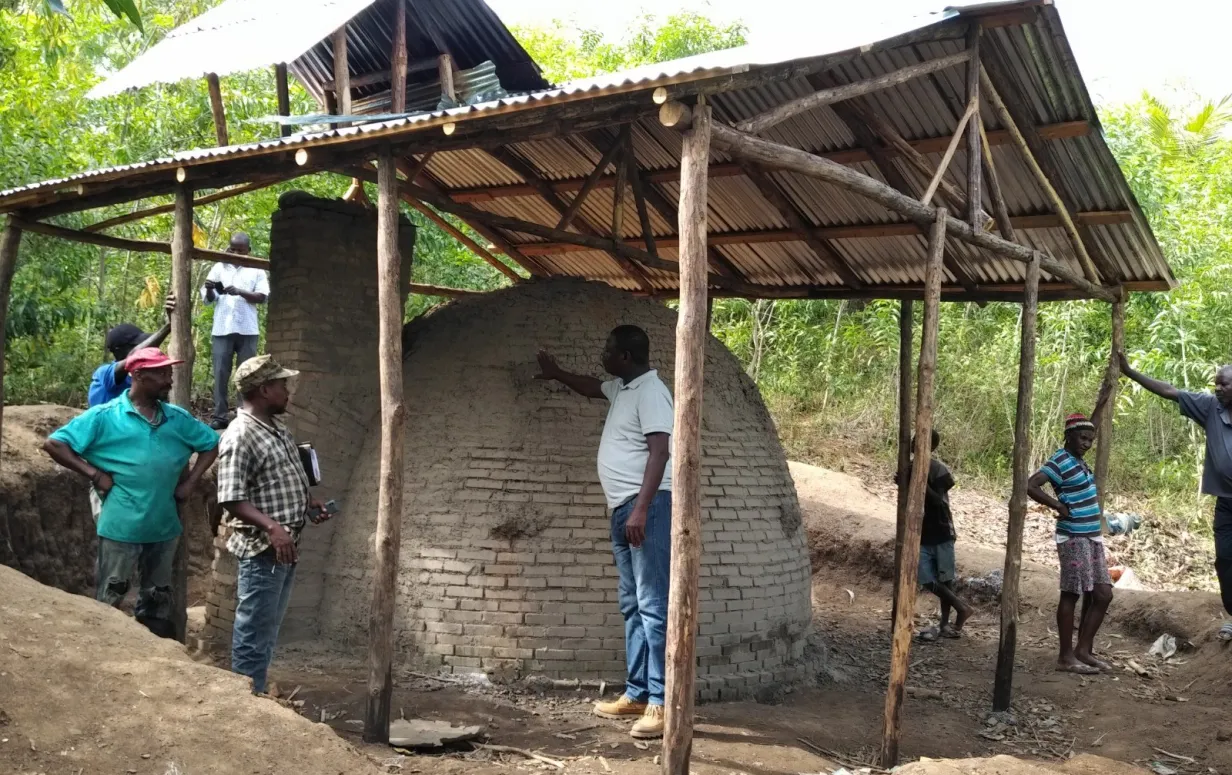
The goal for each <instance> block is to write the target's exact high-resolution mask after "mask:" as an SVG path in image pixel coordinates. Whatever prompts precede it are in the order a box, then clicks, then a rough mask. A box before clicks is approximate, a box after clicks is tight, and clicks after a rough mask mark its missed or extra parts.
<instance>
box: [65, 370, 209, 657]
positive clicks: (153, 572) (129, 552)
mask: <svg viewBox="0 0 1232 775" xmlns="http://www.w3.org/2000/svg"><path fill="white" fill-rule="evenodd" d="M182 362H183V361H176V360H172V359H171V358H168V357H167V356H166V355H164V354H163V353H161V352H159V351H158V349H157V348H154V347H147V348H143V349H141V350H137V351H135V352H133V353H132V354H130V355H129V356H128V359H127V361H126V368H127V370H128V372H129V374H130V375H131V376H132V386H131V387H130V388H129V389H128V390H127V391H125V392H124V393H122V394H120V396H119V397H118V398H115V399H113V400H111V401H108V402H107V403H105V404H101V405H99V406H96V407H93V408H92V409H88V410H86V411H85V412H83V413H82V414H80V415H78V416H77V417H76V418H74V419H73V420H72V421H71V422H69V424H68V425H65V426H64V427H63V428H60V429H59V430H57V431H55V432H54V433H52V434H51V435H50V436H49V437H48V438H47V442H46V443H45V444H44V445H43V449H44V450H45V451H46V452H47V454H48V455H50V456H51V458H52V459H53V460H55V461H56V462H57V463H59V464H60V465H62V466H64V467H65V468H67V469H69V470H70V471H76V472H77V473H79V474H81V475H82V476H85V477H87V478H89V480H90V482H91V483H92V484H93V485H94V488H95V489H96V490H97V491H98V492H99V494H100V495H101V496H102V498H103V506H102V511H101V512H100V513H99V517H98V525H97V530H98V563H97V566H96V567H97V571H96V573H97V577H96V579H95V586H96V591H95V597H96V599H98V600H101V601H102V602H104V603H107V604H108V605H113V606H118V605H119V604H120V601H122V600H123V599H124V596H125V595H126V594H127V593H128V588H129V580H130V579H131V578H132V576H133V571H134V570H136V571H137V575H138V579H139V582H140V587H139V592H138V595H137V608H136V615H137V621H139V622H141V623H142V624H144V625H145V626H146V627H147V628H149V630H150V631H151V632H153V633H154V634H155V635H160V636H162V637H164V638H171V637H174V635H175V633H174V627H173V625H172V611H171V604H172V600H173V599H174V597H173V595H172V588H171V585H172V580H173V567H172V566H173V561H174V558H175V548H176V544H177V543H178V542H179V537H180V533H181V532H182V531H181V528H180V518H179V509H178V505H177V504H178V502H179V501H182V500H184V499H185V498H186V497H187V496H188V494H189V493H190V492H192V490H193V488H194V487H195V486H196V484H197V482H198V481H199V480H200V478H201V475H202V474H203V473H205V471H206V470H207V469H208V468H209V467H210V465H211V464H213V462H214V459H215V458H216V457H218V434H216V433H215V432H214V431H213V430H211V429H210V427H209V426H208V425H206V424H205V423H203V422H201V421H199V420H197V419H196V418H194V417H193V416H192V415H191V414H189V413H188V412H187V411H185V410H184V409H181V408H180V407H178V406H174V405H172V404H169V403H167V397H168V396H169V395H170V394H171V367H172V366H174V365H175V364H177V363H182ZM194 452H195V453H197V462H196V465H194V466H193V468H192V471H190V472H189V474H188V476H187V477H186V478H184V479H183V481H181V479H180V477H181V474H182V473H183V472H184V470H185V467H186V466H187V465H188V461H189V459H190V458H191V457H192V455H193V453H194Z"/></svg>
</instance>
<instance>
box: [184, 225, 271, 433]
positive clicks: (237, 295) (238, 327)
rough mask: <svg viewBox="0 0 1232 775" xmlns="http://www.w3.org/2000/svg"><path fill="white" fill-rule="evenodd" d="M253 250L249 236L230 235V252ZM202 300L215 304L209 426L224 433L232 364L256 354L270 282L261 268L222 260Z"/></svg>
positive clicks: (215, 268)
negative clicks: (262, 307)
mask: <svg viewBox="0 0 1232 775" xmlns="http://www.w3.org/2000/svg"><path fill="white" fill-rule="evenodd" d="M251 249H252V246H251V244H250V242H249V240H248V235H247V234H245V233H244V232H242V231H238V232H236V233H235V234H233V235H232V236H231V245H230V246H229V247H228V248H227V252H228V253H235V254H236V255H240V256H246V255H248V253H249V251H250V250H251ZM201 298H202V300H204V301H205V303H206V304H213V305H214V331H213V350H214V421H213V422H211V423H210V427H211V428H214V429H215V430H222V429H223V428H226V427H227V411H228V408H227V386H228V385H229V384H230V382H231V367H232V361H234V363H235V366H239V365H240V364H241V363H243V362H244V361H246V360H248V359H249V358H251V357H252V356H254V355H256V354H257V339H258V338H259V337H260V334H261V327H260V324H259V323H258V321H257V305H258V304H264V303H265V302H266V301H267V300H268V299H269V280H268V279H267V278H266V276H265V272H263V271H262V270H260V269H253V268H251V267H245V266H236V265H235V264H228V263H226V262H222V261H220V262H218V263H217V264H214V266H213V267H212V268H211V269H210V273H209V275H208V276H207V277H206V278H205V285H204V286H202V288H201Z"/></svg>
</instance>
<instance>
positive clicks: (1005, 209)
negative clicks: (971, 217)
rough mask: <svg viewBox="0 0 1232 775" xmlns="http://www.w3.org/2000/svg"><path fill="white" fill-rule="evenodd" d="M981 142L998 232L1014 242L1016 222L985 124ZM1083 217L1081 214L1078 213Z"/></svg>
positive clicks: (981, 152)
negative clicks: (986, 133)
mask: <svg viewBox="0 0 1232 775" xmlns="http://www.w3.org/2000/svg"><path fill="white" fill-rule="evenodd" d="M979 129H980V135H981V142H980V155H981V156H983V166H984V182H985V183H987V184H988V198H989V199H991V200H992V214H993V217H994V218H996V219H997V230H998V231H1000V232H1001V236H1002V237H1005V238H1006V239H1007V240H1010V241H1011V242H1013V241H1014V221H1013V219H1012V218H1010V210H1009V205H1007V204H1006V202H1005V194H1004V193H1002V191H1001V179H1000V178H999V177H998V176H997V166H996V164H994V163H993V159H992V149H991V148H989V147H988V139H987V136H986V135H985V132H984V122H983V120H982V119H981V120H980V124H979ZM1078 215H1081V213H1078Z"/></svg>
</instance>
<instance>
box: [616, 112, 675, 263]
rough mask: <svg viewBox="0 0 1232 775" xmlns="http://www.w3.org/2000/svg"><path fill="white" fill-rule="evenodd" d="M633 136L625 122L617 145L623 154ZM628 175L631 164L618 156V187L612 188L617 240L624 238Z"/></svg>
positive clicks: (626, 150)
mask: <svg viewBox="0 0 1232 775" xmlns="http://www.w3.org/2000/svg"><path fill="white" fill-rule="evenodd" d="M631 138H632V130H631V129H630V125H629V124H625V125H624V126H622V127H621V128H620V137H619V139H617V140H616V145H618V146H619V147H620V150H621V152H622V155H624V154H625V153H627V152H628V148H629V143H630V142H631ZM682 174H683V173H682ZM628 176H629V165H628V164H625V163H624V162H623V160H621V159H619V157H618V159H617V162H616V187H615V188H613V189H612V239H613V240H615V241H617V242H620V241H622V240H623V239H624V228H625V185H626V183H628V179H629V177H628Z"/></svg>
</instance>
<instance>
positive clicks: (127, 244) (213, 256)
mask: <svg viewBox="0 0 1232 775" xmlns="http://www.w3.org/2000/svg"><path fill="white" fill-rule="evenodd" d="M9 222H10V223H11V224H13V225H14V226H16V227H17V228H19V229H21V230H22V231H28V232H30V233H31V234H42V235H44V236H47V237H57V238H59V239H62V240H68V241H69V242H83V243H85V244H87V245H99V246H102V247H105V248H115V249H116V250H132V251H136V252H138V253H165V254H167V255H171V245H170V244H169V243H166V242H151V241H148V240H136V239H125V238H123V237H112V236H110V235H107V234H94V233H92V232H88V231H78V230H77V229H67V228H65V227H63V226H56V225H55V224H51V223H42V222H40V221H25V220H22V219H20V218H14V217H12V216H10V217H9ZM190 252H191V254H192V258H193V260H194V261H225V262H227V263H230V264H235V265H236V266H249V267H254V268H257V269H269V261H268V260H266V259H264V258H257V257H256V256H241V255H239V254H237V253H227V252H224V251H221V250H206V249H205V248H196V247H194V248H192V249H191V251H190Z"/></svg>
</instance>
